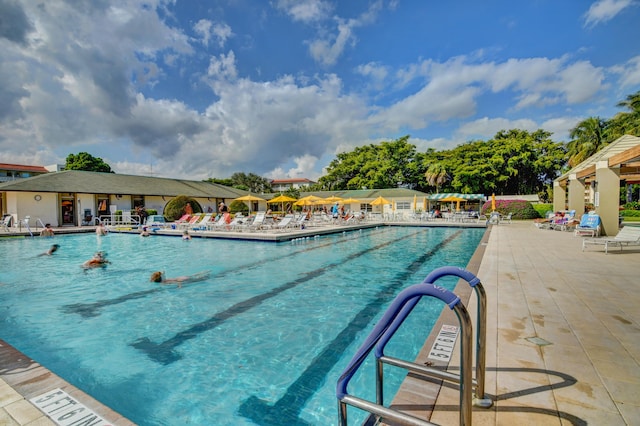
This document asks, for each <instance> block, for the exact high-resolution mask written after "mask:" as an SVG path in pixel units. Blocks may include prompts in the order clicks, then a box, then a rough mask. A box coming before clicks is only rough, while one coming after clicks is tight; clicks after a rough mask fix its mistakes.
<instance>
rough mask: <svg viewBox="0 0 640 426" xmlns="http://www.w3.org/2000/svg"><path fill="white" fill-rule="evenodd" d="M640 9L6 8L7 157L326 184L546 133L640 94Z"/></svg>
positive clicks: (240, 1) (411, 3)
mask: <svg viewBox="0 0 640 426" xmlns="http://www.w3.org/2000/svg"><path fill="white" fill-rule="evenodd" d="M638 22H640V2H639V1H638V0H597V1H587V0H562V1H558V0H529V1H513V0H487V1H482V2H479V1H472V0H454V1H431V0H350V1H338V0H269V1H267V0H215V1H214V0H147V1H136V0H92V1H83V0H67V1H62V0H50V1H41V0H20V1H18V0H0V153H1V154H0V162H9V163H19V164H37V165H48V164H54V163H64V159H65V158H66V156H67V155H68V154H70V153H78V152H81V151H87V152H89V153H91V154H92V155H94V156H97V157H101V158H103V159H104V160H105V161H106V162H107V163H109V164H110V165H111V167H112V168H113V169H114V170H115V171H116V172H117V173H126V174H142V175H154V176H163V177H177V178H190V179H206V178H208V177H218V178H224V177H229V176H230V175H231V174H232V173H234V172H245V173H256V174H259V175H261V176H264V177H267V178H286V177H307V178H310V179H316V178H318V177H319V176H320V175H321V174H322V170H323V168H324V167H326V166H327V165H328V164H329V162H330V161H331V160H332V159H334V158H335V155H336V153H338V152H341V151H345V150H347V151H348V150H352V149H353V148H354V147H356V146H359V145H363V144H370V143H378V142H380V141H381V140H393V139H396V138H398V137H400V136H403V135H407V134H408V135H411V139H410V141H411V142H412V143H413V144H415V145H416V146H417V147H418V149H419V150H420V151H424V150H426V149H427V148H435V149H437V150H440V149H447V148H451V147H454V146H456V145H458V144H461V143H464V142H466V141H469V140H472V139H489V138H491V137H492V136H493V135H494V134H495V133H496V132H497V131H499V130H501V129H511V128H520V129H527V130H531V131H533V130H536V129H539V128H542V129H545V130H548V131H550V132H553V138H554V139H555V140H557V141H563V140H566V139H567V137H568V132H569V130H570V129H571V128H572V127H573V126H575V124H576V123H578V122H579V121H581V120H583V119H585V118H587V117H590V116H600V117H603V118H611V117H613V116H614V115H615V114H616V113H617V112H619V111H621V109H619V108H617V107H616V104H617V103H618V102H619V101H621V100H624V99H625V98H626V96H627V95H629V94H632V93H635V92H636V91H638V90H640V44H639V43H638V40H640V25H638Z"/></svg>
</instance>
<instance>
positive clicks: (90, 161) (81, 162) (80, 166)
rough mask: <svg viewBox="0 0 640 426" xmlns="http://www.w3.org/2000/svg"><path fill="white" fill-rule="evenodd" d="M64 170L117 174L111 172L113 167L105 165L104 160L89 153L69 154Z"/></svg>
mask: <svg viewBox="0 0 640 426" xmlns="http://www.w3.org/2000/svg"><path fill="white" fill-rule="evenodd" d="M64 168H65V170H85V171H89V172H103V173H115V172H114V171H113V170H111V166H109V165H108V164H107V163H105V162H104V161H103V160H102V158H98V157H94V156H93V155H91V154H89V153H88V152H80V153H78V154H77V155H74V154H69V155H68V156H67V161H66V164H65V166H64Z"/></svg>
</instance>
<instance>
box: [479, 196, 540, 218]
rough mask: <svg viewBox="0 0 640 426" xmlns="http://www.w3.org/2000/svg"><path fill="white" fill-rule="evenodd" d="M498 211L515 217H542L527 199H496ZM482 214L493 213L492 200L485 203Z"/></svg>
mask: <svg viewBox="0 0 640 426" xmlns="http://www.w3.org/2000/svg"><path fill="white" fill-rule="evenodd" d="M496 211H497V212H498V213H500V214H502V215H507V214H509V213H511V214H512V215H513V216H512V217H513V219H535V218H537V217H540V215H539V214H538V212H537V211H536V210H535V209H534V208H533V206H532V205H531V203H530V202H529V201H525V200H496ZM482 214H485V215H489V214H491V201H487V202H485V203H484V205H483V206H482Z"/></svg>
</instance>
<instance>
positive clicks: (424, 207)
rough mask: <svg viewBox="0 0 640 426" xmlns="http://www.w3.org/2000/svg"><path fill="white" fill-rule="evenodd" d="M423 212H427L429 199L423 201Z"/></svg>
mask: <svg viewBox="0 0 640 426" xmlns="http://www.w3.org/2000/svg"><path fill="white" fill-rule="evenodd" d="M422 210H424V211H425V212H426V211H427V197H424V198H423V199H422Z"/></svg>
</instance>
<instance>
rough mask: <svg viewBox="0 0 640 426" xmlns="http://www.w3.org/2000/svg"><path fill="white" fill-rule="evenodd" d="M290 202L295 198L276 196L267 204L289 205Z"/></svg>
mask: <svg viewBox="0 0 640 426" xmlns="http://www.w3.org/2000/svg"><path fill="white" fill-rule="evenodd" d="M291 201H296V199H295V198H291V197H289V196H288V195H282V194H280V195H278V196H277V197H275V198H272V199H270V200H269V201H267V202H268V203H269V204H271V203H290V202H291Z"/></svg>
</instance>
